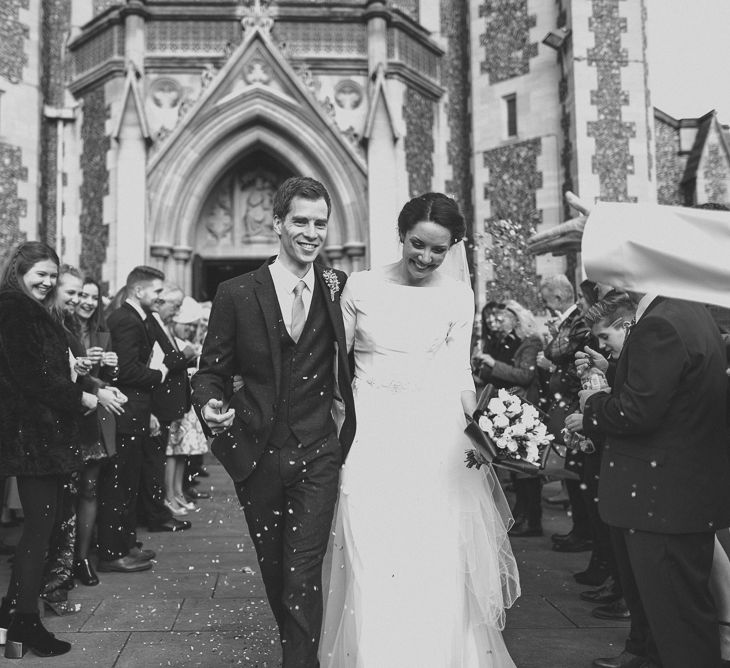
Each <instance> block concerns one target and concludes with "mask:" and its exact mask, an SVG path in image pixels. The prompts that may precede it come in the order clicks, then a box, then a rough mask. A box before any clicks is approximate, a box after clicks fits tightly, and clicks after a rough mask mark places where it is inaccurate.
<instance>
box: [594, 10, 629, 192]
mask: <svg viewBox="0 0 730 668" xmlns="http://www.w3.org/2000/svg"><path fill="white" fill-rule="evenodd" d="M619 4H620V0H592V15H591V17H590V21H589V30H590V31H591V32H593V33H594V35H595V47H594V48H591V49H588V65H589V66H592V67H595V68H596V79H597V87H596V89H594V90H592V91H591V104H592V105H594V106H596V107H597V110H596V111H597V116H598V120H597V121H589V122H588V132H587V135H588V137H593V139H595V142H596V152H595V154H594V155H593V164H592V170H593V173H594V174H597V175H598V180H599V184H600V195H599V197H600V199H601V200H603V201H606V202H635V201H636V197H630V196H629V194H628V176H629V174H633V173H634V158H633V156H632V155H631V152H630V150H629V139H631V138H633V137H635V136H636V124H635V123H633V122H630V123H627V122H624V121H623V119H622V107H625V106H628V104H629V93H628V91H626V90H624V89H623V88H622V83H621V70H622V69H623V68H626V67H627V66H628V64H629V59H628V54H627V50H626V49H625V48H623V47H622V45H621V34H622V33H625V32H626V30H627V23H626V19H625V18H623V17H621V16H619Z"/></svg>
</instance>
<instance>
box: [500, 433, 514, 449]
mask: <svg viewBox="0 0 730 668" xmlns="http://www.w3.org/2000/svg"><path fill="white" fill-rule="evenodd" d="M510 443H513V441H512V439H511V438H504V437H503V436H500V437H499V438H498V439H497V447H498V448H501V449H502V450H507V449H508V448H509V446H510Z"/></svg>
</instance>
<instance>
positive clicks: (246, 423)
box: [192, 177, 355, 668]
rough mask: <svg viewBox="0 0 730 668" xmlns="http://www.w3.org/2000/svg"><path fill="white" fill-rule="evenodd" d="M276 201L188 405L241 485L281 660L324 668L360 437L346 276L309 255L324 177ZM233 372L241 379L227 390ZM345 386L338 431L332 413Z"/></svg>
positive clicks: (321, 225) (208, 345) (320, 218)
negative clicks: (350, 471)
mask: <svg viewBox="0 0 730 668" xmlns="http://www.w3.org/2000/svg"><path fill="white" fill-rule="evenodd" d="M273 209H274V230H275V232H276V234H277V235H278V236H279V255H278V256H277V257H276V258H275V259H274V260H273V261H269V262H268V263H266V264H265V265H263V266H262V267H260V268H259V269H257V270H256V271H253V272H251V273H248V274H244V275H242V276H239V277H237V278H234V279H231V280H229V281H226V282H224V283H222V284H221V285H220V286H219V287H218V292H217V294H216V297H215V301H214V302H213V308H212V311H211V314H210V322H209V327H208V334H207V336H206V339H205V345H204V346H203V352H202V355H201V358H200V370H199V371H198V373H197V374H195V376H194V377H193V381H192V384H193V391H194V394H193V403H194V405H195V406H196V410H197V411H198V413H199V415H200V416H201V418H202V422H203V425H204V428H205V429H206V430H209V431H210V432H211V433H212V434H213V435H215V439H214V440H213V443H212V450H213V453H214V454H215V455H216V457H218V459H219V460H220V461H221V463H222V464H223V465H224V467H225V468H226V470H227V471H228V473H229V474H230V475H231V477H232V478H233V480H234V482H235V486H236V493H237V494H238V498H239V501H240V502H241V505H242V506H243V511H244V513H245V516H246V522H247V524H248V528H249V532H250V534H251V538H252V540H253V541H254V545H255V547H256V554H257V556H258V560H259V565H260V568H261V575H262V577H263V579H264V585H265V587H266V595H267V597H268V599H269V604H270V605H271V608H272V610H273V612H274V616H275V617H276V621H277V624H278V625H279V635H280V638H281V645H282V653H283V667H284V668H295V667H297V668H312V667H315V666H318V665H319V664H318V661H317V648H318V644H319V635H320V628H321V624H322V561H323V559H324V554H325V550H326V547H327V541H328V538H329V532H330V525H331V522H332V517H333V513H334V506H335V501H336V498H337V487H338V480H339V471H340V466H341V464H342V462H343V461H344V458H345V456H346V454H347V451H348V449H349V447H350V444H351V443H352V439H353V436H354V433H355V416H354V405H353V398H352V390H351V387H350V382H351V379H350V374H349V367H348V359H347V345H346V341H345V329H344V325H343V322H342V314H341V311H340V303H339V300H340V294H341V292H342V288H343V287H344V285H345V281H346V280H347V279H346V276H345V274H343V273H342V272H340V271H336V270H333V269H326V268H324V267H322V266H321V265H320V264H315V262H314V261H315V259H316V258H317V256H318V255H319V253H320V252H321V251H322V248H323V246H324V242H325V239H326V237H327V226H328V220H329V216H330V210H331V203H330V197H329V194H328V193H327V190H326V189H325V188H324V186H323V185H322V184H321V183H319V182H318V181H315V180H314V179H311V178H307V177H293V178H290V179H287V180H286V181H285V182H284V183H283V184H282V185H281V187H280V188H279V190H278V191H277V192H276V195H275V196H274V202H273ZM234 375H238V376H240V377H242V378H243V387H241V388H239V389H237V391H235V392H233V394H232V396H230V397H229V396H227V395H228V394H230V392H229V391H227V390H226V388H227V387H229V386H230V382H231V379H232V377H233V376H234ZM338 386H339V392H340V395H341V397H342V401H344V410H345V420H344V423H343V424H342V428H341V430H340V433H339V439H338V435H337V430H336V427H335V423H334V421H333V418H332V413H331V411H332V408H333V401H334V402H340V399H339V398H338V397H337V394H336V388H337V387H338ZM226 399H228V400H229V404H228V407H227V409H226V407H225V406H224V400H226Z"/></svg>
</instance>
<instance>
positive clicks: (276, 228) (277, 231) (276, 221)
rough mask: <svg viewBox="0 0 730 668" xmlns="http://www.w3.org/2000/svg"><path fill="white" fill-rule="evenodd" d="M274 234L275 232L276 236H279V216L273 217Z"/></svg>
mask: <svg viewBox="0 0 730 668" xmlns="http://www.w3.org/2000/svg"><path fill="white" fill-rule="evenodd" d="M274 232H276V236H277V237H280V236H281V218H279V216H274Z"/></svg>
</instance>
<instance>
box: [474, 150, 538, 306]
mask: <svg viewBox="0 0 730 668" xmlns="http://www.w3.org/2000/svg"><path fill="white" fill-rule="evenodd" d="M541 152H542V145H541V140H540V139H539V138H536V139H530V140H527V141H524V142H519V143H514V144H507V145H505V146H500V147H499V148H495V149H493V150H491V151H485V152H484V157H483V159H484V166H485V167H487V168H489V183H488V184H487V186H486V194H487V195H488V197H489V201H490V204H491V217H490V218H489V219H488V220H487V222H486V226H485V230H484V231H485V233H486V235H487V236H488V242H489V243H487V244H486V248H485V256H486V257H485V259H486V260H487V261H489V262H491V263H492V266H493V278H492V280H490V281H488V283H487V300H491V299H496V300H499V301H502V300H505V299H516V300H517V301H518V302H520V303H521V304H523V305H524V306H526V307H527V308H529V309H531V310H533V311H536V310H538V309H540V308H542V307H541V304H540V299H539V294H538V280H537V274H536V271H535V260H534V258H532V257H531V256H529V255H527V253H526V252H525V247H526V241H527V239H528V238H529V237H530V236H531V235H532V234H534V233H535V231H536V229H537V226H538V225H539V224H540V222H542V213H541V211H539V210H538V208H537V191H538V190H539V189H540V188H542V185H543V178H542V173H541V172H540V171H539V170H538V167H537V159H538V156H539V155H540V154H541Z"/></svg>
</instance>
